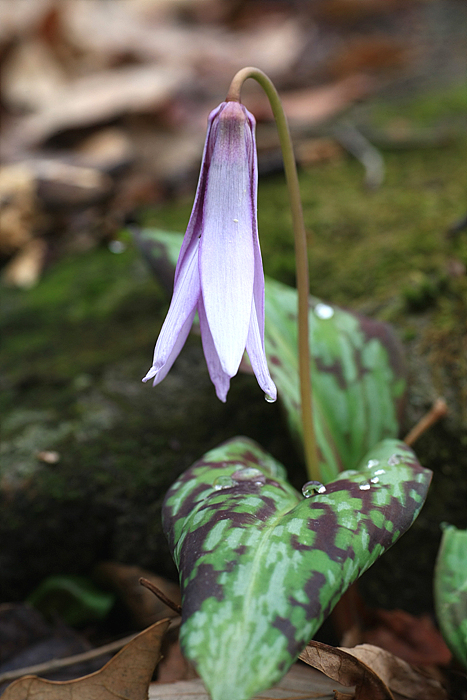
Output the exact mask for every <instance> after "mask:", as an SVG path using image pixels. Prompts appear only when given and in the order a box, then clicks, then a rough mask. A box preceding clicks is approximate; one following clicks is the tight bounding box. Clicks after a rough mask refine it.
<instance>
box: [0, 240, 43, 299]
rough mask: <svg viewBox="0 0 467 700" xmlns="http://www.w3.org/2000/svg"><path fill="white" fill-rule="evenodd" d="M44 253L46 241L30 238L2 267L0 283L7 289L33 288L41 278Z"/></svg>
mask: <svg viewBox="0 0 467 700" xmlns="http://www.w3.org/2000/svg"><path fill="white" fill-rule="evenodd" d="M46 252H47V243H46V241H45V240H44V239H43V238H32V239H31V240H30V241H28V242H27V243H26V244H25V245H24V246H23V247H22V248H21V250H19V251H18V253H16V255H15V256H14V257H13V258H12V259H11V260H10V261H9V263H8V264H7V265H6V266H5V267H4V269H3V272H2V282H3V283H4V284H6V285H7V286H8V287H20V289H30V288H31V287H34V285H35V284H37V283H38V281H39V278H40V276H41V272H42V268H43V267H44V261H45V255H46Z"/></svg>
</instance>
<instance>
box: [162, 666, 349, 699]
mask: <svg viewBox="0 0 467 700" xmlns="http://www.w3.org/2000/svg"><path fill="white" fill-rule="evenodd" d="M345 690H346V688H345V687H344V686H343V685H341V684H340V683H336V682H335V681H333V680H331V679H329V678H327V677H326V676H325V675H324V674H322V673H320V672H319V671H316V670H315V669H313V668H309V667H306V666H304V665H303V664H295V665H294V666H292V668H291V669H290V671H289V672H288V673H287V674H286V675H285V676H284V678H283V679H282V680H281V682H280V683H279V684H278V685H276V686H274V688H271V689H270V690H265V691H264V692H262V693H259V694H258V695H255V700H256V699H257V700H334V697H335V691H337V692H339V691H345ZM347 690H348V689H347ZM343 697H345V696H343ZM348 697H350V696H348ZM149 700H210V696H209V694H208V692H207V690H206V688H205V686H204V683H203V681H202V680H201V679H200V678H197V679H196V680H193V681H180V682H178V683H167V684H156V683H153V684H151V686H150V687H149Z"/></svg>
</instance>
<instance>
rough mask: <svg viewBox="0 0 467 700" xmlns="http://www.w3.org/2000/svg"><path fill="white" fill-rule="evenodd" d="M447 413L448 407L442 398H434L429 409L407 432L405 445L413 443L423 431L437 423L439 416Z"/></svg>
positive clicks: (441, 416) (442, 416)
mask: <svg viewBox="0 0 467 700" xmlns="http://www.w3.org/2000/svg"><path fill="white" fill-rule="evenodd" d="M447 413H448V407H447V404H446V401H445V400H444V399H436V401H435V402H434V404H433V406H432V407H431V409H430V410H429V411H428V413H426V414H425V415H424V416H423V417H422V418H421V419H420V420H419V421H418V423H417V425H415V426H414V427H413V428H412V430H411V431H410V432H409V433H407V435H406V436H405V438H404V442H405V443H406V444H407V445H413V444H414V442H415V441H416V440H418V438H419V437H420V436H421V435H423V433H424V432H425V431H426V430H428V428H431V426H432V425H434V424H435V423H437V422H438V421H439V420H440V419H441V418H444V416H445V415H446V414H447Z"/></svg>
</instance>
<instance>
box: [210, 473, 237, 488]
mask: <svg viewBox="0 0 467 700" xmlns="http://www.w3.org/2000/svg"><path fill="white" fill-rule="evenodd" d="M212 485H213V487H214V491H222V490H223V489H230V488H232V486H235V481H234V480H233V479H232V477H231V476H226V475H223V476H218V477H217V479H214V482H213V484H212Z"/></svg>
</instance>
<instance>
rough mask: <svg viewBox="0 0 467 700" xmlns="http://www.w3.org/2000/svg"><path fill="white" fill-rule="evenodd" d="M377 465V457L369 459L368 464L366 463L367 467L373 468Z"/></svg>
mask: <svg viewBox="0 0 467 700" xmlns="http://www.w3.org/2000/svg"><path fill="white" fill-rule="evenodd" d="M378 465H379V460H378V459H370V460H369V462H368V464H367V465H366V468H367V469H373V467H377V466H378Z"/></svg>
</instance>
